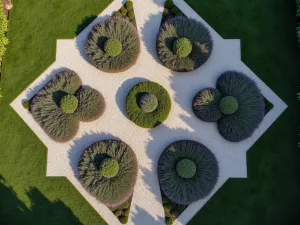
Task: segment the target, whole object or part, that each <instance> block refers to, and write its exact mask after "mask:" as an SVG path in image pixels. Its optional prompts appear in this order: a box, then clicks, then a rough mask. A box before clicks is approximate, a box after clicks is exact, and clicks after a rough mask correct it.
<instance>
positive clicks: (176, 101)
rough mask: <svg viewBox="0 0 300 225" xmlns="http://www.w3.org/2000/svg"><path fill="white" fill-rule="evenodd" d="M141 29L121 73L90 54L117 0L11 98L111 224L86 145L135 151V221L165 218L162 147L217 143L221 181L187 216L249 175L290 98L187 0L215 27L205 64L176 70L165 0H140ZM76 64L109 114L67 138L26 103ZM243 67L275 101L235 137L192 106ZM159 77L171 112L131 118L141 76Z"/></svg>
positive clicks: (56, 172)
mask: <svg viewBox="0 0 300 225" xmlns="http://www.w3.org/2000/svg"><path fill="white" fill-rule="evenodd" d="M133 2H134V9H135V11H134V12H135V21H136V29H137V32H138V35H139V38H140V46H139V48H140V49H139V50H140V54H139V56H138V58H137V59H136V62H135V64H134V65H133V66H132V67H130V68H129V69H128V70H125V71H123V72H118V73H115V74H111V73H107V72H102V71H100V70H98V69H97V68H95V67H94V66H93V65H91V64H90V63H89V62H88V57H87V55H86V54H85V41H86V38H87V36H88V34H89V32H90V30H91V29H92V27H93V26H94V25H95V24H97V23H99V22H101V21H104V20H105V19H107V18H108V17H109V16H111V15H112V14H113V13H114V12H115V11H116V10H119V9H120V8H121V7H122V5H123V4H122V3H123V1H121V0H115V1H114V2H113V3H112V4H111V5H110V6H109V7H107V8H106V9H105V10H104V11H103V12H102V13H101V14H100V15H99V17H97V18H96V19H95V21H93V22H92V23H91V24H90V25H89V26H88V27H87V28H86V29H85V30H83V31H82V32H81V33H80V34H79V35H78V36H77V37H76V38H75V39H73V40H58V41H57V49H56V60H55V62H54V63H53V64H52V65H51V66H50V67H49V68H48V69H47V70H46V71H44V72H43V73H42V74H41V75H40V76H39V78H38V79H37V80H36V81H34V82H33V83H32V84H31V85H30V86H29V87H28V88H27V89H26V90H25V91H24V92H23V93H21V94H20V95H19V96H18V97H17V98H16V99H15V100H14V101H13V102H12V103H11V106H12V107H13V108H14V110H15V111H16V112H17V113H18V114H19V115H20V117H22V119H23V120H24V121H25V122H26V123H27V124H28V126H29V127H30V128H31V129H32V130H33V131H34V133H35V134H36V135H37V136H38V137H39V139H40V140H41V141H42V142H43V143H44V144H45V146H46V147H47V149H48V152H47V154H48V160H47V174H46V175H47V176H50V177H66V178H67V179H68V180H69V181H70V182H71V183H72V184H73V185H74V186H75V188H76V189H77V190H78V191H79V192H80V193H81V194H82V195H83V197H84V198H85V199H86V200H87V201H88V202H89V203H90V204H91V205H92V206H93V207H94V208H95V210H96V211H97V212H98V213H99V214H100V215H101V217H103V218H104V219H105V220H106V222H107V223H109V224H120V222H119V220H118V219H117V218H116V217H115V215H114V214H113V213H112V211H111V210H110V209H109V208H107V207H106V206H105V205H104V204H102V203H100V202H99V201H98V200H97V198H95V196H93V195H91V194H89V192H88V191H87V190H86V189H85V188H84V187H83V186H82V184H81V183H80V181H79V180H78V167H77V166H78V162H79V160H80V157H81V155H82V153H83V151H84V150H85V149H87V148H88V147H89V146H91V145H92V144H94V143H96V142H99V141H103V140H120V141H122V142H124V143H126V144H128V145H129V146H130V147H131V149H132V150H133V151H134V153H135V156H136V159H137V163H138V169H137V177H136V185H135V187H134V191H133V195H132V199H131V207H130V213H129V220H128V224H151V225H152V224H164V223H165V213H164V208H163V201H165V198H162V197H161V196H162V195H161V190H160V186H159V181H158V175H157V166H158V164H159V159H160V156H161V154H162V152H163V151H164V150H165V149H166V148H167V147H168V146H169V145H170V144H171V143H174V142H176V141H179V140H191V141H194V142H197V143H200V144H202V145H203V146H205V147H206V148H207V149H209V150H210V151H211V152H212V153H213V155H214V156H215V157H216V159H217V161H218V171H219V174H218V175H219V176H218V179H217V181H216V185H215V186H214V188H213V189H212V190H211V192H210V193H209V194H208V195H207V196H204V198H202V199H200V200H198V201H196V202H193V203H191V204H189V206H188V207H187V208H186V209H185V210H184V211H183V212H182V213H181V214H180V215H179V217H178V218H177V219H176V220H175V222H174V224H186V223H187V222H188V221H189V220H190V219H191V218H192V217H193V216H194V215H195V213H197V212H198V211H199V210H200V209H201V208H202V207H203V206H204V205H205V203H206V202H207V201H208V200H209V199H210V198H211V197H212V196H213V195H214V193H216V191H217V190H218V189H219V188H221V186H222V185H223V184H224V183H225V182H226V181H227V180H228V179H229V178H246V177H247V161H246V153H247V151H248V150H249V148H250V147H251V146H252V145H253V144H254V143H255V142H256V141H257V140H258V139H259V137H260V136H261V135H263V133H264V132H265V131H266V130H267V129H268V128H269V127H270V126H271V124H272V123H273V122H274V121H275V120H276V119H277V118H278V117H279V116H280V114H281V113H282V112H283V111H284V110H285V109H286V107H287V106H286V104H285V103H284V102H283V101H282V100H281V99H280V98H279V97H278V96H277V95H276V94H275V93H274V92H273V91H272V90H271V89H270V88H269V87H268V86H267V85H266V84H265V83H264V82H263V81H261V80H260V79H259V77H258V76H257V75H255V74H254V73H253V72H252V71H251V70H250V69H249V68H248V67H247V66H246V65H245V64H244V63H243V62H242V61H241V48H240V41H239V40H226V39H223V38H222V37H221V36H220V35H219V34H218V33H217V32H216V31H214V30H213V28H211V27H210V26H209V24H207V23H206V22H205V21H204V20H203V19H202V18H201V17H200V16H199V15H198V14H196V13H195V12H194V11H193V10H192V9H191V8H190V7H189V6H188V5H187V4H186V3H185V2H184V1H182V0H174V3H175V4H176V5H177V7H178V8H179V9H180V10H181V11H182V12H183V13H184V14H185V15H188V17H190V18H193V19H194V20H196V21H200V22H201V23H203V24H204V25H205V26H206V27H207V28H208V29H209V31H210V34H211V36H212V40H213V43H214V45H213V50H212V52H211V55H210V57H209V59H208V60H207V61H206V62H205V63H204V64H203V65H202V66H201V67H200V68H198V69H196V70H194V71H191V72H185V73H184V74H182V73H180V72H174V71H171V70H169V69H168V68H166V67H165V66H163V65H162V64H161V62H160V59H159V58H158V56H157V53H156V38H157V33H158V31H159V28H160V24H161V20H162V15H163V10H164V1H163V0H162V1H153V0H144V1H139V0H133ZM66 69H70V70H72V71H75V72H76V74H78V75H79V77H80V79H81V82H82V84H83V88H85V87H90V88H93V89H95V90H96V91H98V92H100V93H101V95H102V96H103V98H104V100H105V110H104V113H103V115H102V116H101V117H100V118H99V119H96V120H95V121H92V122H80V123H79V127H78V131H77V133H76V135H75V137H74V138H73V139H71V140H70V141H67V142H64V143H61V142H56V141H54V140H52V139H51V138H50V137H49V136H48V135H47V134H46V133H45V132H44V131H43V129H42V128H41V127H40V126H39V124H38V123H37V122H36V121H35V120H34V118H33V117H32V115H31V113H30V112H29V111H28V110H26V109H24V108H23V106H22V102H23V101H24V100H27V99H30V98H32V97H33V96H34V95H35V94H36V93H37V92H38V91H39V90H41V89H42V88H43V87H44V86H45V85H46V84H47V83H48V82H49V81H50V80H51V79H52V78H53V77H54V76H55V75H56V74H57V73H58V72H60V71H65V70H66ZM232 70H234V71H239V72H241V73H243V74H246V75H247V76H248V77H249V78H251V79H252V80H254V81H255V83H256V84H257V86H258V88H259V90H260V91H261V93H262V95H263V96H264V98H265V99H266V100H267V101H268V102H270V103H271V104H272V105H273V108H272V109H271V110H270V111H269V112H267V114H266V115H265V116H264V118H263V120H262V122H261V123H260V125H259V127H258V129H256V130H255V131H254V133H253V135H252V136H251V137H249V138H247V139H245V140H243V141H241V142H238V143H233V142H229V141H227V140H225V139H224V138H222V136H221V135H220V134H219V132H218V129H217V125H216V124H215V123H206V122H203V121H201V120H199V119H198V118H197V117H196V116H195V114H194V112H193V109H192V100H193V98H194V96H195V95H196V94H197V93H198V92H199V91H200V90H201V89H204V88H206V87H213V88H215V87H216V81H217V79H218V77H219V76H220V75H221V74H222V73H223V72H225V71H232ZM145 81H151V82H155V83H158V84H160V85H161V86H162V87H164V89H166V91H167V92H168V95H169V97H170V100H171V102H172V105H171V107H170V112H169V115H168V117H167V118H166V119H165V120H164V121H163V123H161V124H160V125H158V126H156V127H155V128H152V129H146V128H141V127H139V126H137V125H136V124H135V123H133V122H132V121H131V120H129V118H128V116H127V113H126V97H127V95H128V93H129V91H130V90H131V89H132V88H133V87H134V86H135V85H137V84H139V83H141V82H145Z"/></svg>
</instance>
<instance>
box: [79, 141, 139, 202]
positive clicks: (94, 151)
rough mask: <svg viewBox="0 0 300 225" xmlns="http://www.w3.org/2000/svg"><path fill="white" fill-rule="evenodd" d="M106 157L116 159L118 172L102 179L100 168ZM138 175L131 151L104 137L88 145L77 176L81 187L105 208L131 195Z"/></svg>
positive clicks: (123, 145)
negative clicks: (102, 139) (111, 176)
mask: <svg viewBox="0 0 300 225" xmlns="http://www.w3.org/2000/svg"><path fill="white" fill-rule="evenodd" d="M105 158H113V159H115V160H117V161H118V164H119V172H118V174H117V175H116V176H115V177H113V178H105V177H104V176H102V175H101V173H100V171H99V167H100V164H101V162H102V160H103V159H105ZM136 177H137V160H136V157H135V154H134V152H133V150H132V149H131V148H130V147H129V146H128V145H127V144H126V143H124V142H122V141H116V140H105V141H100V142H97V143H95V144H93V145H91V146H90V147H88V148H87V149H86V150H85V151H84V152H83V154H82V156H81V159H80V161H79V163H78V178H79V181H80V182H81V184H82V186H83V187H84V188H85V189H86V190H87V191H88V192H90V193H91V194H92V195H93V196H95V197H96V198H97V199H98V200H99V201H100V202H102V203H103V204H105V205H107V206H108V207H116V206H119V205H121V204H122V203H124V202H126V201H127V200H128V199H129V198H130V197H131V195H132V192H133V189H134V186H135V182H136Z"/></svg>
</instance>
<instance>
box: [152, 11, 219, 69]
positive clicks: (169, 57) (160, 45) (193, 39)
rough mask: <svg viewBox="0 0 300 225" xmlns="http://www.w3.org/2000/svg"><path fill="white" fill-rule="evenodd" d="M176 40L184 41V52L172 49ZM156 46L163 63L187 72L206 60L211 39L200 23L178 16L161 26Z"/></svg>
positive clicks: (209, 52) (208, 55)
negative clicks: (179, 52) (180, 52)
mask: <svg viewBox="0 0 300 225" xmlns="http://www.w3.org/2000/svg"><path fill="white" fill-rule="evenodd" d="M195 31H197V32H195ZM183 38H184V39H183ZM188 40H189V41H188ZM176 42H178V43H181V42H183V43H184V46H185V47H184V48H182V49H183V52H184V54H182V55H180V54H177V51H174V46H177V45H178V44H177V43H176ZM179 46H180V45H179ZM156 47H157V54H158V56H159V59H160V60H161V62H162V64H163V65H165V66H166V67H168V68H169V69H171V70H174V71H178V72H188V71H192V70H195V69H197V68H199V67H200V66H202V65H203V64H204V63H205V62H206V61H207V60H208V58H209V57H210V55H211V52H212V48H213V41H212V38H211V35H210V32H209V30H208V29H207V28H206V27H205V26H204V25H203V24H202V23H200V22H198V21H196V20H194V19H188V18H186V17H181V16H178V17H174V18H172V19H169V20H167V21H166V22H165V23H164V24H163V25H162V26H161V28H160V31H159V34H158V37H157V43H156ZM178 49H181V48H178Z"/></svg>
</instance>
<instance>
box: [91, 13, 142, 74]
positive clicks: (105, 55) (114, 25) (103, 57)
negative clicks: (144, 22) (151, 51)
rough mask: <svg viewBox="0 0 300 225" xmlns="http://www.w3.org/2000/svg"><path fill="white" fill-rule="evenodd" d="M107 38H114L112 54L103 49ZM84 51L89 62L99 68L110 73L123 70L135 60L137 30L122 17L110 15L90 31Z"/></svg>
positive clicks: (137, 41)
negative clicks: (110, 16)
mask: <svg viewBox="0 0 300 225" xmlns="http://www.w3.org/2000/svg"><path fill="white" fill-rule="evenodd" d="M125 15H126V14H125ZM107 40H114V41H113V47H110V49H113V54H111V51H110V50H109V51H107V49H105V45H107V44H108V43H110V42H111V41H109V42H108V43H107ZM115 40H118V41H119V42H120V43H116V42H117V41H115ZM121 46H122V48H121ZM120 51H121V52H120ZM85 52H86V54H87V56H88V59H89V61H90V62H91V64H92V65H93V66H95V67H96V68H98V69H99V70H102V71H105V72H110V73H116V72H122V71H125V70H127V69H129V68H130V67H131V66H132V65H133V64H134V63H135V62H136V60H137V58H138V55H139V52H140V42H139V36H138V33H137V30H136V28H135V27H134V26H133V25H132V24H131V23H130V22H128V21H126V20H125V19H122V18H117V17H112V18H110V19H108V20H105V21H103V22H100V23H98V24H96V25H95V26H94V27H93V29H92V31H91V32H90V34H89V36H88V39H87V41H86V44H85ZM111 55H113V56H114V57H112V56H111Z"/></svg>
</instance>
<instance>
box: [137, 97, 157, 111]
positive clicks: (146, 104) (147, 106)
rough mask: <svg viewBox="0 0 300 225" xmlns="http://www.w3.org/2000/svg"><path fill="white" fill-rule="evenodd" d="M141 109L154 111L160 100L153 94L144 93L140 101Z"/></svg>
mask: <svg viewBox="0 0 300 225" xmlns="http://www.w3.org/2000/svg"><path fill="white" fill-rule="evenodd" d="M139 105H140V107H141V109H142V110H143V111H144V112H146V113H151V112H153V111H154V110H155V109H156V108H157V106H158V100H157V98H156V97H155V95H153V94H144V95H143V96H142V97H141V99H140V102H139Z"/></svg>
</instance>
